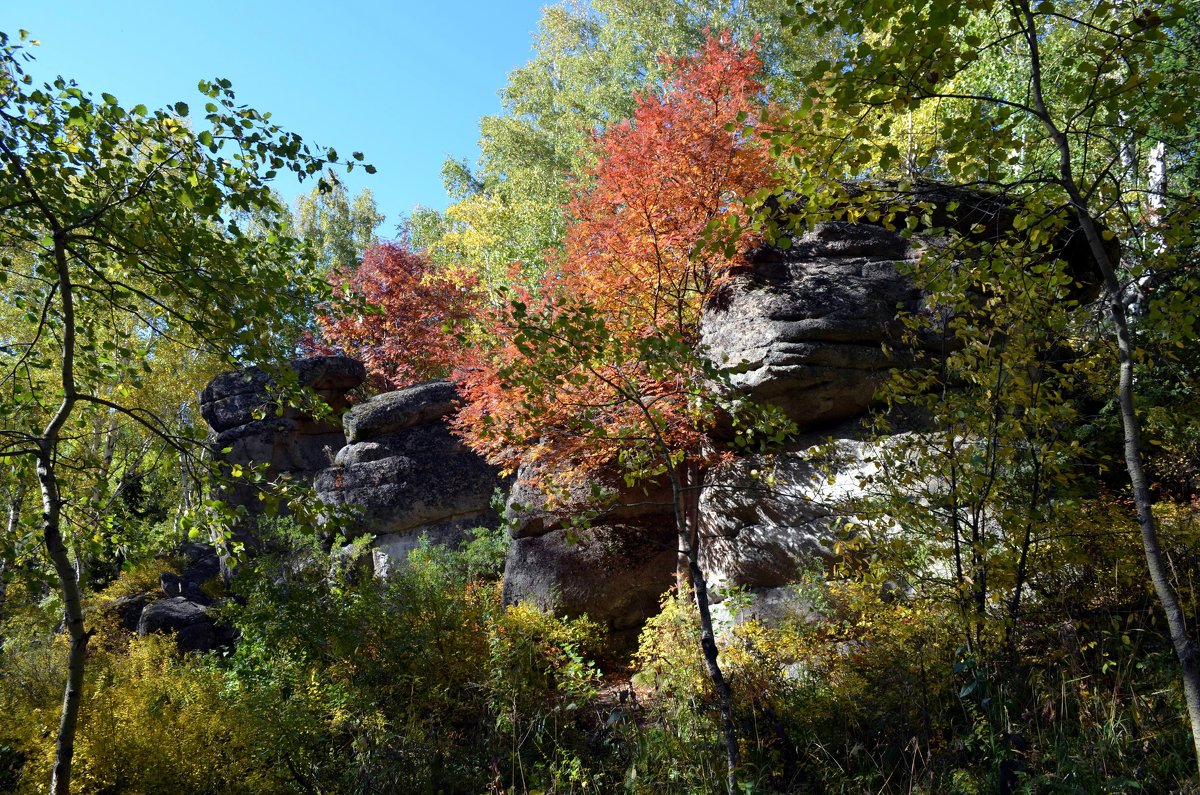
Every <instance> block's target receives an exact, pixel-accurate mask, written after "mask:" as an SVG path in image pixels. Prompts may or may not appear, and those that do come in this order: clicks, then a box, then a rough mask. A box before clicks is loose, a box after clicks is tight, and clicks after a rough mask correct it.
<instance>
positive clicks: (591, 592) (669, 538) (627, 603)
mask: <svg viewBox="0 0 1200 795" xmlns="http://www.w3.org/2000/svg"><path fill="white" fill-rule="evenodd" d="M540 474H541V473H540V472H538V471H537V470H536V469H535V468H532V467H529V466H525V467H522V469H521V471H520V472H518V474H517V480H516V482H515V483H514V484H513V488H512V491H511V492H510V493H509V498H508V502H507V505H506V506H505V511H506V519H507V520H508V527H509V533H510V535H511V536H512V538H513V542H512V546H511V547H510V549H509V554H508V558H507V560H506V561H505V566H504V592H503V596H504V602H505V604H517V603H520V602H527V603H532V604H535V605H537V606H538V607H540V608H542V609H544V610H549V611H551V612H554V613H557V614H559V615H566V616H571V617H577V616H582V615H587V616H588V617H590V618H592V619H593V620H595V621H597V622H599V623H600V624H602V625H604V626H606V627H607V628H608V630H609V631H610V632H612V633H614V635H616V636H626V637H625V639H626V640H632V639H634V638H633V636H634V635H636V632H637V630H638V628H640V627H641V625H642V623H643V622H645V620H646V618H647V617H649V616H652V615H654V614H655V613H657V612H658V606H659V600H660V599H661V598H662V595H663V594H664V593H665V592H666V591H667V589H668V588H670V587H671V585H672V583H674V582H675V569H676V562H677V559H678V554H677V552H676V550H677V548H678V544H677V541H676V532H675V515H674V507H673V501H672V496H671V489H670V488H669V487H668V486H666V485H664V484H662V483H654V482H652V483H649V484H647V485H645V486H642V487H628V486H625V485H624V484H623V483H622V482H621V480H620V478H618V477H616V476H612V475H609V476H604V475H601V476H597V477H596V478H594V479H592V480H589V481H585V482H579V483H575V484H572V485H570V486H569V487H565V488H562V489H552V490H551V491H552V493H551V494H547V493H546V491H545V490H544V487H543V486H542V485H540V484H541V481H542V478H541V477H540Z"/></svg>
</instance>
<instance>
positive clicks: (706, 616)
mask: <svg viewBox="0 0 1200 795" xmlns="http://www.w3.org/2000/svg"><path fill="white" fill-rule="evenodd" d="M699 481H700V473H699V472H696V471H695V470H694V468H693V467H689V466H686V465H685V466H684V467H683V468H682V472H681V471H680V469H675V468H672V470H671V489H672V491H673V492H674V498H675V500H674V501H675V524H676V528H677V530H678V531H679V541H680V556H681V558H686V560H687V580H688V583H687V584H688V586H689V587H690V588H691V589H692V595H693V597H694V598H695V600H696V610H697V612H698V613H699V614H700V650H701V652H702V653H703V655H704V667H705V669H706V670H707V671H708V679H709V681H710V682H712V686H713V690H715V691H716V693H717V700H718V703H719V706H720V710H721V730H722V732H723V734H724V736H725V765H726V771H727V772H726V779H725V786H726V788H727V789H728V791H729V795H735V793H736V792H737V791H738V784H737V770H738V764H739V759H738V757H739V754H738V743H737V733H736V732H735V731H734V726H733V691H732V690H731V689H730V687H729V682H727V681H726V680H725V676H724V674H723V673H722V671H721V663H720V660H719V658H718V656H717V638H716V634H715V633H714V632H713V625H712V613H711V611H710V610H709V605H708V582H707V581H706V580H705V577H704V572H703V571H702V570H701V568H700V549H699V546H700V535H699V532H698V530H699V527H698V524H697V522H698V518H699V503H700V483H699Z"/></svg>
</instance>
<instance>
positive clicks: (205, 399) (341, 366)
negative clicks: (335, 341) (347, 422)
mask: <svg viewBox="0 0 1200 795" xmlns="http://www.w3.org/2000/svg"><path fill="white" fill-rule="evenodd" d="M289 366H290V367H291V369H292V370H293V371H294V372H295V374H296V381H297V383H298V384H299V385H300V386H302V387H308V388H309V389H311V390H313V391H314V392H315V393H316V394H317V395H318V396H319V397H321V398H322V399H323V400H324V401H325V402H326V403H328V404H329V406H330V408H332V409H333V410H334V413H335V414H337V413H340V411H341V410H342V409H344V408H345V407H346V399H345V395H346V393H347V392H349V391H350V390H351V389H354V388H355V387H356V386H358V385H359V384H361V383H362V382H363V381H364V380H365V379H366V377H367V374H366V370H365V368H364V367H363V365H362V363H361V362H359V361H356V360H354V359H351V358H349V357H347V356H313V357H310V358H307V359H293V360H292V361H291V362H289ZM274 380H275V379H274V378H273V376H272V375H271V374H270V373H269V372H267V371H266V370H264V369H263V368H261V367H249V368H246V369H245V370H235V371H233V372H229V373H222V374H221V375H218V376H217V377H216V378H214V379H213V380H212V381H210V382H209V384H208V386H206V387H205V388H204V390H203V391H202V392H201V393H200V414H201V415H202V416H203V417H204V420H205V421H206V422H207V423H208V425H209V427H210V428H212V429H213V430H214V431H217V432H218V433H220V432H222V431H228V430H230V429H231V428H237V427H239V426H242V425H247V424H250V423H253V422H254V421H255V420H256V418H257V417H256V415H262V416H263V417H264V418H265V417H273V416H274V415H275V412H276V409H277V408H278V404H277V403H276V402H275V401H274V397H275V396H274V395H273V394H272V391H273V386H274ZM297 414H298V413H297V412H295V411H294V410H289V411H288V412H286V413H285V416H297Z"/></svg>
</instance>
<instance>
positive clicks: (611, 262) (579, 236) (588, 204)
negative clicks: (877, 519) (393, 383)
mask: <svg viewBox="0 0 1200 795" xmlns="http://www.w3.org/2000/svg"><path fill="white" fill-rule="evenodd" d="M666 65H667V66H668V68H669V69H670V70H671V73H672V76H671V78H669V80H668V81H667V88H666V90H665V91H664V92H663V93H662V94H661V95H660V94H658V93H653V92H649V91H647V92H643V93H639V94H638V95H637V96H636V107H635V109H634V112H633V116H632V118H631V119H630V120H629V121H628V122H622V123H620V124H614V125H611V126H610V127H609V128H608V130H607V131H606V132H605V134H604V135H603V136H601V137H599V138H598V139H597V140H596V143H595V145H594V149H593V157H594V159H595V165H594V166H593V167H592V168H591V169H590V171H589V174H588V176H589V180H588V184H589V185H591V187H590V188H588V189H586V190H583V191H581V192H580V193H579V194H578V196H577V197H576V198H575V200H574V201H573V202H572V204H571V211H572V214H573V215H574V216H575V217H576V220H575V221H574V222H573V223H572V224H571V226H570V227H569V228H568V230H567V233H566V244H565V246H564V248H563V251H562V254H561V256H560V257H559V258H558V260H557V262H556V263H555V267H554V269H553V270H551V271H550V272H549V273H547V275H546V277H545V279H544V281H543V283H542V284H541V285H540V290H539V293H540V295H541V298H540V299H538V300H537V301H535V302H534V303H533V304H532V305H530V304H527V303H525V302H523V301H519V300H518V301H515V302H514V303H513V304H512V308H511V309H510V310H507V311H501V312H500V313H499V314H498V317H497V319H496V321H497V322H496V327H495V329H494V331H495V333H496V335H497V337H498V339H497V344H496V347H495V348H494V350H493V351H492V352H491V356H492V358H491V360H490V361H489V360H484V361H481V362H476V363H475V366H474V367H470V366H468V367H464V368H462V369H461V371H460V375H459V377H460V380H461V382H462V385H463V392H464V396H465V398H466V401H467V405H466V406H465V407H464V408H463V409H462V410H461V411H460V412H459V414H458V417H457V422H458V425H459V428H460V430H461V432H462V433H463V434H464V436H465V438H466V439H467V442H468V444H470V445H472V447H474V448H475V449H476V450H478V451H480V452H482V453H483V454H484V455H486V456H487V457H488V458H489V459H490V460H491V461H493V462H494V463H497V464H500V465H502V466H505V467H507V468H515V467H516V466H517V465H519V464H527V465H533V468H534V469H535V470H536V469H540V470H542V471H546V472H557V473H560V474H559V479H560V480H566V481H567V482H570V480H572V479H575V478H580V477H586V476H587V475H589V474H595V473H600V472H605V471H608V472H611V471H613V470H614V469H615V470H616V471H618V472H620V473H621V474H622V475H623V476H624V477H625V479H626V480H627V481H629V482H631V483H632V482H638V481H645V480H647V479H650V478H663V479H665V480H667V481H668V482H669V483H670V486H671V491H672V494H673V496H674V509H675V521H676V532H677V538H678V544H679V556H680V559H679V570H680V581H681V583H685V584H687V585H688V586H690V588H691V592H692V595H693V597H694V599H695V603H696V608H697V611H698V612H699V615H700V625H701V649H702V651H703V656H704V661H705V665H706V669H707V671H708V675H709V679H710V681H711V683H712V686H713V690H714V692H715V694H716V696H717V699H718V704H719V709H720V714H721V717H722V724H723V725H722V729H723V734H724V738H725V755H726V764H727V770H728V781H727V784H728V788H729V792H730V793H731V795H732V793H734V792H737V787H738V785H737V777H738V772H737V770H738V744H737V737H736V732H735V728H734V722H733V704H732V693H731V690H730V687H729V683H728V682H727V681H726V679H725V676H724V673H723V672H722V669H721V665H720V662H719V660H718V657H717V647H716V639H715V635H714V632H713V626H712V618H711V615H710V612H709V606H708V589H707V584H706V582H705V578H704V574H703V572H702V571H701V569H700V566H699V554H700V544H701V538H700V535H699V532H698V505H699V497H700V489H701V486H702V483H703V477H704V473H705V471H706V470H707V469H708V468H709V467H711V466H712V465H713V464H714V463H716V462H717V461H720V460H722V459H723V457H724V455H725V454H724V453H723V452H722V451H721V449H720V448H719V447H718V446H717V445H714V444H713V443H711V442H710V439H709V432H710V431H712V430H713V428H714V426H715V425H716V424H717V422H718V419H719V418H720V417H721V416H722V414H723V413H724V414H726V416H727V415H728V414H730V413H732V414H734V415H736V417H737V422H735V426H737V427H740V428H741V432H740V435H739V438H742V439H746V438H750V437H753V434H754V432H755V431H757V432H759V433H762V432H764V431H766V430H767V429H768V428H769V426H771V421H770V420H769V419H768V417H767V415H766V414H765V413H755V412H754V411H753V410H751V409H750V408H749V407H748V406H745V405H744V403H743V404H741V405H739V404H738V401H736V400H733V399H729V398H728V397H727V396H726V395H725V394H724V393H723V392H722V391H721V390H720V389H716V390H715V391H714V387H713V384H714V383H717V382H719V381H720V373H719V372H718V371H717V370H716V368H715V367H713V365H711V364H710V363H707V362H706V361H705V360H704V358H703V357H702V356H700V355H699V354H698V353H697V351H696V349H695V348H696V344H697V341H698V336H699V334H698V329H699V319H700V310H701V308H702V307H703V305H704V303H705V301H707V300H708V299H709V298H710V297H712V295H713V294H714V291H715V290H716V289H717V287H718V286H719V285H720V284H721V283H722V281H723V280H724V278H725V277H726V276H727V274H728V271H729V268H730V267H731V266H732V265H733V264H734V263H736V262H738V261H740V259H741V257H742V256H743V255H744V252H745V251H746V250H747V249H748V247H749V246H751V245H752V244H753V240H752V239H751V238H750V236H746V237H745V238H742V239H740V240H739V239H738V238H737V235H736V231H737V230H740V229H741V227H742V226H743V225H744V224H745V222H746V219H747V213H746V210H745V209H744V206H743V200H744V199H745V198H746V197H748V196H749V195H751V194H754V193H756V192H757V191H759V190H760V189H763V188H764V187H765V186H767V185H768V183H769V181H770V180H769V173H770V169H771V160H770V156H769V154H768V152H767V150H766V148H765V147H764V146H763V145H762V142H761V141H760V140H759V137H758V136H759V133H758V131H757V130H756V129H755V127H754V122H755V121H756V120H757V119H758V118H759V116H760V115H761V113H762V102H763V87H762V83H761V82H760V81H759V80H758V78H757V76H756V75H757V72H758V69H759V66H760V62H759V60H758V58H757V56H756V55H755V54H753V53H752V52H746V51H743V50H741V49H740V48H738V47H737V46H735V45H734V44H733V43H732V41H731V39H730V38H729V37H728V36H725V37H722V38H720V39H717V38H713V39H710V40H709V41H708V42H707V43H706V44H705V45H704V47H703V48H702V49H701V50H700V51H699V52H698V53H697V54H696V55H695V56H694V57H692V58H686V59H680V60H673V61H669V62H667V64H666ZM714 229H720V230H723V231H725V232H727V233H728V232H729V231H730V230H733V232H734V233H733V234H727V235H724V236H722V237H721V244H720V245H704V240H705V238H706V236H707V235H711V233H712V231H713V230H714ZM737 423H742V424H741V425H737ZM776 430H777V431H778V429H776ZM530 440H536V441H534V443H533V444H532V446H530ZM544 485H548V484H544Z"/></svg>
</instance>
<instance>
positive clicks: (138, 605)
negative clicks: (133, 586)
mask: <svg viewBox="0 0 1200 795" xmlns="http://www.w3.org/2000/svg"><path fill="white" fill-rule="evenodd" d="M180 554H181V555H182V557H183V568H182V571H181V573H180V574H175V573H173V572H163V574H162V575H161V576H160V577H159V586H160V587H159V589H158V590H157V591H153V592H148V593H141V594H134V595H132V596H124V597H121V598H120V599H117V600H115V601H113V602H112V603H110V604H108V605H106V606H105V608H104V609H107V610H109V611H111V612H112V613H113V614H115V615H116V617H117V619H118V620H119V621H120V623H121V625H122V626H123V627H124V628H125V629H127V630H129V631H130V632H137V634H138V635H148V634H150V633H152V632H165V633H170V634H174V635H175V642H176V644H178V646H179V650H180V651H212V650H214V649H219V648H222V647H225V646H229V645H230V644H231V643H233V641H234V632H233V630H232V629H231V628H230V627H228V626H225V625H223V624H221V623H219V622H217V621H216V620H215V619H214V618H213V613H212V608H213V607H214V605H215V604H216V603H217V602H218V600H216V599H214V598H213V597H212V596H210V595H209V594H208V593H207V592H206V591H205V590H204V587H205V586H206V585H208V584H210V583H213V582H216V581H217V580H218V577H219V575H220V562H219V560H218V558H217V552H216V550H215V549H213V548H212V547H211V546H208V545H207V544H184V545H183V546H182V547H181V548H180Z"/></svg>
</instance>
